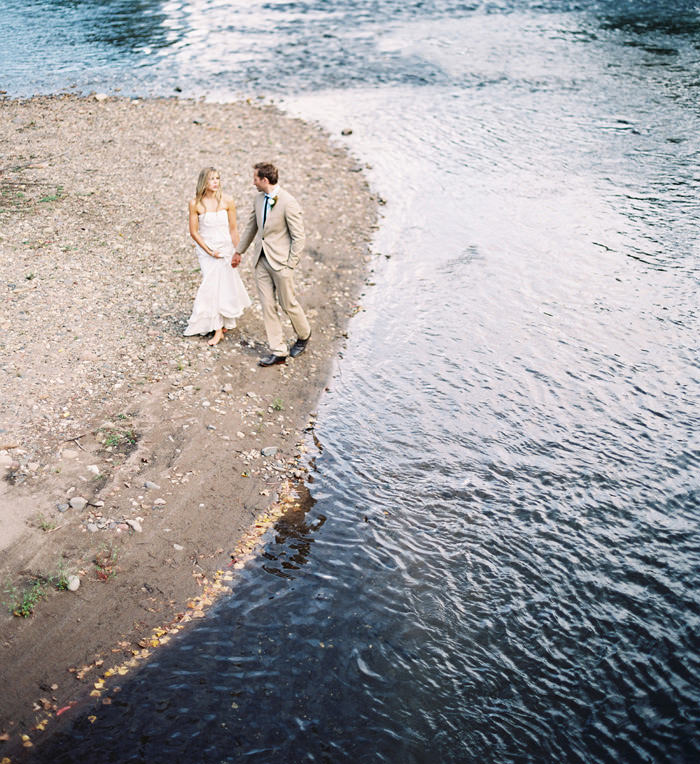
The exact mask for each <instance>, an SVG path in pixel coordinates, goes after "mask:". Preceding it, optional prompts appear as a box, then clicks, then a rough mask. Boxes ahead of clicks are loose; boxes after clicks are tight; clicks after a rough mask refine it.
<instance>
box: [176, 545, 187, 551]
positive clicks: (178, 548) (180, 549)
mask: <svg viewBox="0 0 700 764" xmlns="http://www.w3.org/2000/svg"><path fill="white" fill-rule="evenodd" d="M184 548H185V547H184V546H180V544H173V549H175V550H176V551H177V552H182V550H183V549H184Z"/></svg>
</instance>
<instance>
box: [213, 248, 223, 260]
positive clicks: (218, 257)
mask: <svg viewBox="0 0 700 764" xmlns="http://www.w3.org/2000/svg"><path fill="white" fill-rule="evenodd" d="M211 256H212V257H213V258H214V259H215V260H221V259H222V258H223V255H220V254H219V252H218V250H217V251H216V252H212V253H211Z"/></svg>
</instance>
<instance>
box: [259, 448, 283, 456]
mask: <svg viewBox="0 0 700 764" xmlns="http://www.w3.org/2000/svg"><path fill="white" fill-rule="evenodd" d="M278 451H279V448H277V446H265V448H263V449H262V450H261V451H260V453H261V454H262V455H263V456H274V455H275V454H276V453H277V452H278Z"/></svg>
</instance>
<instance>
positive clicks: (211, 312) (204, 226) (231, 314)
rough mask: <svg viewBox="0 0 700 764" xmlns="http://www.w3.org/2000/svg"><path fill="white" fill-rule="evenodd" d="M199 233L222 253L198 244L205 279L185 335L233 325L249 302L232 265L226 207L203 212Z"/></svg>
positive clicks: (237, 273) (197, 248) (203, 278)
mask: <svg viewBox="0 0 700 764" xmlns="http://www.w3.org/2000/svg"><path fill="white" fill-rule="evenodd" d="M199 233H200V235H201V237H202V238H203V239H204V241H205V242H206V243H207V245H208V246H209V247H210V248H211V249H212V250H214V251H215V252H218V253H219V254H220V255H222V257H221V259H218V258H216V257H212V256H211V255H208V254H207V253H206V252H205V251H204V250H203V249H202V248H201V247H200V246H199V245H198V244H195V250H196V252H197V257H198V258H199V267H200V269H201V271H202V283H201V284H200V286H199V289H198V290H197V296H196V297H195V298H194V308H193V309H192V315H191V316H190V320H189V321H188V323H187V328H186V329H185V335H190V334H209V332H213V331H216V330H217V329H221V328H224V329H233V327H234V326H235V325H236V319H237V318H238V317H239V316H240V315H241V314H242V313H243V311H244V310H245V309H246V308H247V307H248V306H249V305H250V298H249V297H248V293H247V292H246V289H245V286H244V285H243V281H242V280H241V275H240V273H239V272H238V268H232V267H231V257H232V255H233V242H232V241H231V235H230V233H229V229H228V213H227V212H226V210H217V211H216V212H204V213H202V214H200V215H199Z"/></svg>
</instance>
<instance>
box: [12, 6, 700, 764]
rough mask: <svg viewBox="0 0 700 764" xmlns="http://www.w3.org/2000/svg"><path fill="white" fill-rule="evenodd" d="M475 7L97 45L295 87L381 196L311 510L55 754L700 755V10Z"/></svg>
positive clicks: (210, 76) (243, 83) (149, 61)
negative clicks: (139, 45) (137, 45)
mask: <svg viewBox="0 0 700 764" xmlns="http://www.w3.org/2000/svg"><path fill="white" fill-rule="evenodd" d="M29 5H30V6H31V4H29ZM473 5H474V6H475V7H472V5H468V4H464V3H457V2H451V3H450V2H447V0H445V2H438V3H435V4H432V5H431V7H430V8H429V9H427V8H424V7H423V5H422V4H419V3H413V2H408V3H401V4H400V3H398V2H391V1H390V0H385V1H383V2H382V1H379V2H373V3H351V2H349V1H348V2H333V3H330V2H326V3H321V2H296V3H295V2H289V3H287V2H284V3H283V2H279V3H278V2H269V3H265V4H255V3H253V4H249V3H240V4H220V3H217V2H200V3H190V4H186V3H180V2H173V3H166V4H162V5H156V4H153V5H152V6H149V7H152V8H153V9H154V11H155V10H156V9H159V10H158V11H157V12H156V13H154V17H158V14H159V13H161V12H162V14H165V18H163V21H162V29H166V28H167V29H169V30H170V32H172V34H173V35H174V36H173V38H172V45H170V46H169V48H168V49H167V50H166V49H165V48H159V49H158V50H155V49H154V50H153V51H151V52H150V53H147V52H145V49H144V50H142V51H140V52H135V51H133V50H132V51H131V52H130V53H127V52H123V51H122V52H120V53H119V54H118V55H119V56H122V58H119V62H118V63H117V64H114V65H112V64H110V65H109V66H107V71H108V72H109V76H110V77H116V75H115V71H116V70H118V69H119V68H120V67H122V66H125V64H124V62H125V61H127V60H132V59H130V58H129V57H130V56H132V55H133V56H135V59H134V60H138V62H139V64H140V68H139V67H137V68H135V69H134V71H133V72H130V74H129V77H128V78H127V79H126V80H125V81H126V82H127V84H129V83H130V85H129V86H131V87H133V88H135V89H136V90H137V91H138V90H140V89H144V90H148V89H149V88H150V87H152V86H153V87H155V88H156V89H157V88H160V89H162V90H163V91H167V89H168V88H169V87H170V86H171V85H172V84H173V83H175V82H183V83H186V84H185V86H184V87H183V90H185V91H186V90H187V88H189V89H190V93H195V94H200V93H201V92H207V93H209V95H210V97H214V96H217V95H218V96H220V97H231V95H232V94H233V93H235V92H236V91H237V90H238V89H240V88H243V89H245V90H246V91H247V92H250V91H251V90H254V89H256V88H263V89H264V90H265V91H266V92H277V93H282V92H284V94H285V102H284V103H285V107H286V108H287V109H289V110H291V111H293V112H295V113H298V114H301V115H303V116H305V117H307V118H311V119H317V120H319V121H321V122H322V123H323V124H324V125H325V126H327V127H328V128H329V130H330V131H331V133H332V134H333V135H335V136H339V135H340V132H341V129H343V128H345V127H351V128H352V129H353V133H352V135H351V136H349V137H348V138H346V139H344V140H346V141H347V143H348V145H349V146H350V148H351V150H352V151H353V152H355V153H356V154H357V155H358V156H360V157H361V158H362V159H363V160H364V161H365V162H366V163H368V164H369V165H371V169H370V170H369V172H370V174H371V180H372V183H373V184H374V186H375V187H376V188H377V190H378V191H379V193H381V195H382V196H383V197H384V198H386V199H387V200H388V203H387V205H386V208H385V212H386V215H385V218H384V220H383V224H382V228H381V230H380V231H379V232H378V234H377V238H376V249H377V252H378V253H380V254H379V255H378V256H377V258H376V262H375V268H374V273H373V275H372V277H371V280H372V282H373V284H374V286H372V287H370V286H368V287H367V289H366V292H365V295H364V297H363V307H364V308H365V311H364V312H362V313H360V314H359V315H358V316H357V317H356V318H355V319H353V322H352V324H351V336H350V338H349V340H348V343H347V347H346V348H345V350H344V352H343V356H344V358H343V361H342V363H341V364H340V366H339V368H338V371H337V374H336V376H335V378H334V380H333V383H332V385H331V387H332V391H331V393H330V394H328V395H327V396H326V397H325V398H324V400H323V404H322V406H321V409H320V412H319V420H318V422H319V424H318V429H317V431H316V435H317V437H318V442H319V443H322V444H323V450H322V451H320V450H319V451H318V452H317V453H316V455H315V458H314V459H313V460H312V462H311V463H310V464H311V467H312V470H313V482H310V483H309V490H310V493H311V496H312V500H310V501H309V502H308V506H305V507H304V510H303V511H302V512H300V513H299V514H298V515H296V516H290V517H288V518H286V519H285V520H284V521H282V522H281V523H280V524H279V525H278V527H277V528H276V530H275V534H274V536H273V537H271V538H270V541H269V544H268V546H267V547H266V550H265V553H264V554H263V555H262V556H261V558H260V559H259V560H257V561H256V562H255V563H252V564H251V565H249V566H248V568H247V569H245V570H244V571H243V573H242V575H241V577H240V579H239V580H237V582H236V584H235V588H234V593H233V596H232V597H231V598H230V599H229V600H227V601H225V602H220V603H219V604H218V605H217V607H216V609H215V611H214V612H212V614H211V616H210V617H208V618H207V619H204V620H203V622H202V623H201V624H198V626H197V628H196V629H194V630H192V632H190V633H189V634H188V635H186V636H184V637H183V638H182V639H181V640H178V641H177V642H176V644H175V645H174V646H173V649H168V650H167V651H163V652H162V654H160V655H158V656H157V657H156V659H155V660H154V661H153V662H152V663H151V664H149V665H148V666H146V667H145V668H144V669H143V670H142V671H141V673H140V674H138V675H137V676H135V677H134V678H133V679H132V680H131V681H130V682H129V683H128V684H127V685H126V686H125V687H124V689H123V691H122V692H121V693H119V695H118V696H116V697H115V700H114V702H113V704H112V705H111V706H105V707H100V708H99V711H98V712H97V713H96V716H97V719H96V720H95V722H94V724H90V723H89V721H87V720H86V719H80V720H78V721H77V723H76V726H75V728H74V729H72V730H67V731H66V732H65V733H64V735H62V736H59V737H57V738H56V740H55V741H54V742H53V743H51V746H50V747H47V748H45V749H44V751H43V758H44V760H46V761H52V762H53V761H85V760H89V761H91V762H93V761H94V762H97V761H148V762H161V761H162V762H165V761H173V760H175V761H183V762H184V761H188V762H189V761H259V762H296V761H329V762H353V763H354V762H378V761H379V762H381V761H386V762H424V761H425V762H433V761H440V762H455V763H456V762H459V763H460V764H462V762H498V763H499V764H501V762H518V763H520V762H536V763H537V764H540V763H541V762H564V761H565V762H569V761H581V762H586V764H588V763H589V762H613V761H614V762H637V761H639V762H643V761H654V762H666V761H668V762H686V761H695V760H697V759H698V757H699V756H700V744H699V743H698V741H699V740H700V736H699V735H698V733H699V732H700V710H699V709H700V697H699V693H698V689H697V688H698V687H699V686H700V659H699V658H698V655H700V595H699V594H698V587H697V580H698V572H699V571H700V543H699V541H700V539H699V532H698V518H699V516H700V442H699V440H698V434H697V433H698V432H699V431H700V427H699V425H700V406H699V401H700V399H699V397H698V378H699V377H700V364H699V362H698V357H697V336H698V329H699V327H698V312H697V287H698V273H699V271H698V258H697V253H698V244H697V242H698V238H697V220H698V217H700V215H699V214H698V213H699V212H700V209H698V207H699V204H698V201H697V200H698V198H699V197H700V194H699V193H698V192H699V191H700V188H699V186H700V177H699V176H698V173H697V170H696V166H697V157H698V156H700V138H699V137H698V136H700V114H699V113H698V110H697V87H698V86H697V83H698V82H700V64H699V63H698V57H697V50H698V46H699V45H700V40H699V39H698V27H697V23H696V21H697V16H696V13H695V10H694V8H693V7H692V6H691V5H690V4H685V5H684V4H683V3H679V4H677V5H674V6H673V9H674V12H673V13H670V11H669V8H671V6H668V5H665V6H664V7H663V8H660V7H658V6H657V5H655V4H652V3H642V4H638V5H637V6H635V8H634V9H631V7H630V4H628V3H615V2H599V3H595V4H591V5H590V7H587V8H586V9H584V10H570V9H569V7H568V5H567V4H565V3H554V2H551V3H548V4H545V5H543V6H541V7H540V6H538V10H537V11H532V10H529V9H525V10H523V9H522V8H523V5H524V4H522V3H520V4H519V3H514V2H511V3H505V2H504V3H502V4H498V3H489V4H488V6H486V5H484V6H483V7H482V6H481V5H479V4H478V3H475V4H473ZM527 5H529V4H527ZM144 7H145V6H144ZM73 34H74V35H75V36H76V39H77V38H80V39H81V40H82V42H81V45H82V44H86V38H85V37H84V30H79V31H75V30H74V32H73ZM155 34H156V33H154V35H155ZM157 34H161V32H158V33H157ZM81 35H83V36H82V37H81ZM153 39H154V38H151V43H152V42H153ZM149 44H150V43H149ZM263 49H264V50H266V51H268V54H266V55H261V52H260V51H261V50H263ZM63 50H64V49H63V48H59V51H58V54H57V55H59V57H60V55H62V51H63ZM95 50H96V51H98V53H99V55H103V56H104V55H105V53H106V52H107V51H109V53H110V55H117V54H114V51H113V49H112V46H109V45H108V44H107V43H104V42H100V43H99V44H96V46H95ZM96 55H97V54H96ZM280 62H284V66H281V65H280ZM74 66H75V65H74ZM77 69H78V75H79V76H78V79H79V80H81V78H82V80H81V81H83V82H88V81H92V80H90V79H89V78H90V77H92V76H96V75H94V70H91V71H92V73H91V74H89V73H88V72H87V70H83V69H80V67H77ZM71 71H72V70H71ZM13 76H15V79H14V80H13V82H14V85H13V87H15V88H16V89H17V88H19V84H18V80H17V78H16V75H13ZM52 76H53V75H52ZM99 76H101V74H100V75H99ZM33 81H34V82H37V80H33ZM43 82H44V83H46V82H49V80H43ZM356 83H361V85H357V86H353V87H348V86H349V85H355V84H356ZM63 84H65V82H64V83H63ZM341 84H342V86H343V89H338V86H339V85H341ZM321 85H322V86H323V87H320V86H321ZM96 740H99V741H100V743H101V745H102V748H101V749H100V750H101V751H102V753H100V752H98V753H96V748H95V741H96Z"/></svg>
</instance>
